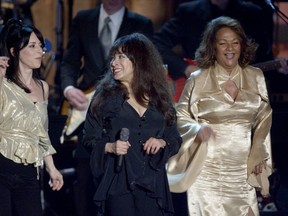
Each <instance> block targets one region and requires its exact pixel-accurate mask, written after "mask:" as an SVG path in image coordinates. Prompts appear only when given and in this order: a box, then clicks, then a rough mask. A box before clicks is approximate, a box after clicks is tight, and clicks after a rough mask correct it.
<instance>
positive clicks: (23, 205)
mask: <svg viewBox="0 0 288 216" xmlns="http://www.w3.org/2000/svg"><path fill="white" fill-rule="evenodd" d="M37 177H38V173H37V168H36V167H35V166H34V165H33V164H29V165H24V164H17V163H15V162H14V161H12V160H10V159H7V158H6V157H4V156H3V155H2V154H0V191H1V193H0V197H1V198H0V199H1V200H12V197H13V200H16V201H18V202H13V203H11V202H5V203H1V204H0V207H1V213H0V215H5V216H12V215H11V212H10V210H11V209H12V207H11V206H13V213H12V214H13V215H19V216H28V215H29V216H39V215H42V214H43V212H42V206H41V197H40V183H39V180H38V178H37ZM8 203H9V204H10V206H6V205H5V204H7V205H9V204H8Z"/></svg>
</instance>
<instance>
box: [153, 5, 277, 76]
mask: <svg viewBox="0 0 288 216" xmlns="http://www.w3.org/2000/svg"><path fill="white" fill-rule="evenodd" d="M271 13H272V12H271ZM264 14H266V11H265V13H264V10H263V9H262V8H261V7H260V6H258V5H255V4H252V3H250V2H242V1H240V0H230V2H229V6H228V7H227V9H226V10H225V11H220V10H219V8H217V7H216V6H215V5H212V3H211V2H210V0H194V1H191V2H187V3H183V4H180V5H179V7H178V8H177V11H176V14H175V16H174V17H172V18H171V19H170V20H168V21H167V22H166V23H165V24H164V25H163V27H162V28H161V29H160V30H159V31H157V32H156V33H155V35H154V37H153V42H154V43H155V45H156V46H157V48H158V49H159V51H160V53H161V55H162V56H163V59H164V63H165V64H168V72H169V75H170V76H171V77H172V78H173V79H174V80H176V79H178V78H180V77H182V76H185V74H184V71H185V69H186V67H187V66H188V63H187V62H185V61H184V60H183V58H188V59H194V57H195V51H196V49H197V48H198V46H199V44H200V41H201V39H202V33H203V31H204V30H205V27H206V25H207V23H208V22H209V21H211V20H212V19H214V18H216V17H219V16H222V15H225V16H229V17H231V18H234V19H237V20H239V22H240V23H241V25H242V26H243V28H244V30H245V32H246V34H247V35H248V36H249V37H252V38H254V39H255V41H256V42H257V43H258V44H259V48H258V51H257V58H256V60H255V62H262V61H267V60H270V59H272V58H273V55H272V42H273V41H272V38H271V37H272V32H273V29H271V23H269V24H267V22H266V21H267V18H265V16H264ZM264 18H265V19H264ZM176 45H181V47H182V53H181V54H180V55H179V54H176V53H175V52H174V51H173V48H174V47H175V46H176Z"/></svg>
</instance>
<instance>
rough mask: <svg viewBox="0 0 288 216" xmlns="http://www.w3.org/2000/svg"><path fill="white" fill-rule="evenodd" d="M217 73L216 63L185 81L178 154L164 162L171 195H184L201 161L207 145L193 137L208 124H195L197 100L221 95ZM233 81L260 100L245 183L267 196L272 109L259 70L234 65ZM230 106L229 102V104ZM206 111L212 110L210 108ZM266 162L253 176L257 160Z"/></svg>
mask: <svg viewBox="0 0 288 216" xmlns="http://www.w3.org/2000/svg"><path fill="white" fill-rule="evenodd" d="M219 71H220V74H221V71H223V68H221V66H220V65H218V64H217V63H216V65H215V67H214V66H213V67H211V68H209V69H206V70H199V71H196V72H194V73H193V74H192V75H191V77H190V78H189V79H188V80H187V82H186V84H185V87H184V89H183V91H182V95H181V97H180V100H179V102H178V104H176V110H177V125H178V130H179V132H180V134H181V136H182V139H183V143H182V145H181V148H180V149H179V151H178V153H177V154H176V155H174V156H173V157H171V158H170V159H169V161H168V163H167V172H168V179H169V184H170V190H171V191H172V192H176V193H179V192H185V191H187V190H188V188H190V187H191V185H192V184H193V182H194V181H195V179H196V178H197V176H198V175H199V173H200V171H201V168H202V166H203V164H204V162H205V158H206V154H207V143H200V142H199V140H197V139H196V135H197V133H198V131H199V129H200V125H201V124H209V122H205V121H202V122H199V121H198V106H197V101H199V100H200V99H201V98H203V97H204V96H205V95H210V96H211V97H213V95H216V94H220V93H221V91H222V90H221V87H220V85H219V84H220V83H219V82H221V81H220V80H219ZM233 73H235V74H238V76H235V80H234V82H235V83H236V85H237V87H238V88H239V91H244V92H252V93H254V94H257V95H259V96H260V97H261V105H260V107H259V109H258V114H257V117H256V120H255V122H254V125H253V128H252V143H251V150H250V153H249V157H248V161H247V167H248V170H247V173H248V179H247V181H248V183H249V184H250V185H252V186H254V187H256V188H260V190H261V193H262V195H264V196H267V195H269V182H268V176H269V175H271V168H272V160H271V142H270V128H271V122H272V109H271V107H270V105H269V100H268V94H267V89H266V83H265V78H264V75H263V73H262V71H261V70H260V69H257V68H254V67H251V66H248V67H247V68H245V69H244V70H242V68H241V67H240V66H239V65H238V66H237V67H236V69H235V70H234V72H233ZM231 103H233V102H231ZM207 109H213V107H211V108H209V107H207ZM264 160H266V161H267V168H266V170H264V171H263V172H262V173H261V174H260V175H258V176H255V175H254V174H251V171H252V170H253V168H254V167H255V165H257V164H259V163H260V162H261V161H264Z"/></svg>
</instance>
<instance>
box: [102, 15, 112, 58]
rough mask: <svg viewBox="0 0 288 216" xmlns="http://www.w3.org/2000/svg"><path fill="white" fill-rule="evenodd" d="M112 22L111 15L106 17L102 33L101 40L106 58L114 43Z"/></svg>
mask: <svg viewBox="0 0 288 216" xmlns="http://www.w3.org/2000/svg"><path fill="white" fill-rule="evenodd" d="M110 22H111V19H110V17H109V16H108V17H106V18H105V19H104V26H103V28H102V31H101V33H100V40H101V43H102V46H103V51H104V55H105V58H107V56H108V53H109V50H110V48H111V45H112V35H111V29H110V26H109V23H110Z"/></svg>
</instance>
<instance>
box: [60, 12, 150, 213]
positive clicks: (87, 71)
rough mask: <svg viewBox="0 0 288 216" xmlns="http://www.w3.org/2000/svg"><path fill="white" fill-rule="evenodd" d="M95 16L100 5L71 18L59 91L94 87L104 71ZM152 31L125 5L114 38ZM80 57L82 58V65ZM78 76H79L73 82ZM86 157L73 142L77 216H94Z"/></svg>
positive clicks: (79, 131) (147, 20)
mask: <svg viewBox="0 0 288 216" xmlns="http://www.w3.org/2000/svg"><path fill="white" fill-rule="evenodd" d="M99 15H100V6H99V7H97V8H96V9H90V10H83V11H80V12H78V13H77V15H76V16H75V18H74V19H73V20H72V26H71V32H70V35H69V40H68V45H67V49H66V51H65V53H64V56H63V61H62V63H61V69H60V71H61V73H60V76H61V88H62V90H64V89H65V88H66V87H67V86H69V85H72V86H77V87H79V88H80V89H82V90H87V89H89V88H91V87H94V85H95V84H96V82H97V81H98V80H99V79H100V78H101V76H102V75H103V73H104V71H105V66H106V60H105V58H104V53H103V50H102V47H101V43H100V39H99V38H98V22H99ZM153 31H154V30H153V25H152V21H151V20H149V19H148V18H146V17H144V16H141V15H139V14H136V13H133V12H132V11H130V10H128V9H127V8H126V9H125V13H124V17H123V21H122V24H121V26H120V29H119V32H118V34H117V37H116V39H117V38H119V37H121V36H124V35H127V34H130V33H134V32H140V33H143V34H145V35H146V36H147V37H150V38H151V37H152V34H153ZM82 58H83V59H82ZM82 60H84V65H83V67H82V63H83V61H82ZM80 76H83V79H82V82H81V83H80V84H79V85H77V80H78V78H79V77H80ZM56 77H57V76H56ZM56 83H57V81H56ZM82 129H83V124H82V125H81V126H80V127H79V128H78V129H77V131H76V134H77V135H78V140H81V137H82V134H81V132H82ZM89 157H90V155H89V153H88V152H87V151H86V149H84V148H83V146H82V144H81V143H77V147H76V151H75V158H76V159H77V165H76V171H77V176H78V177H77V183H76V184H75V193H76V196H75V197H76V206H78V207H77V209H79V210H78V215H81V216H82V215H83V216H86V215H87V216H88V215H89V216H90V215H91V216H94V213H93V211H94V205H93V203H92V200H93V199H92V197H93V194H92V193H91V192H93V191H94V190H93V188H92V186H91V185H93V182H92V174H91V171H90V167H89ZM91 194H92V195H91ZM88 204H89V206H88ZM88 212H89V213H88Z"/></svg>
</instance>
